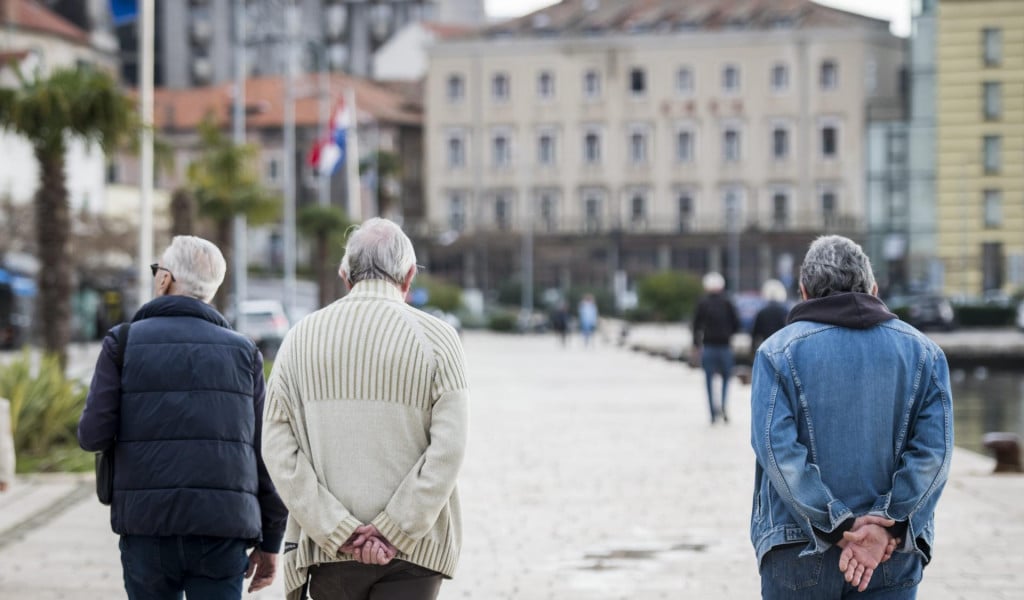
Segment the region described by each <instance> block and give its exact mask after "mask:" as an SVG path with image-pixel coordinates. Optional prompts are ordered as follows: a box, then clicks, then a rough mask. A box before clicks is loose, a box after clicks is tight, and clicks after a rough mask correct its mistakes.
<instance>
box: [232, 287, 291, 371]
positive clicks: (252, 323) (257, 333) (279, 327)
mask: <svg viewBox="0 0 1024 600" xmlns="http://www.w3.org/2000/svg"><path fill="white" fill-rule="evenodd" d="M290 327H291V324H290V323H289V322H288V316H287V315H286V314H285V312H284V307H282V306H281V303H280V302H278V301H277V300H246V301H245V302H242V303H241V305H240V306H239V312H238V316H237V317H236V318H235V329H236V330H238V332H239V333H241V334H244V335H246V336H248V337H249V338H251V339H252V340H253V341H254V342H256V345H257V346H259V349H260V351H261V352H263V356H264V358H267V359H273V357H274V355H275V354H277V349H278V347H280V346H281V341H282V340H284V336H285V334H286V333H288V329H289V328H290Z"/></svg>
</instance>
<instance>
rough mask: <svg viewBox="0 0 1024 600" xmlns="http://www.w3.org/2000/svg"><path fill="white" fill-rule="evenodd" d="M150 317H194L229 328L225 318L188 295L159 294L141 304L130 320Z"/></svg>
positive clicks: (212, 308) (207, 305)
mask: <svg viewBox="0 0 1024 600" xmlns="http://www.w3.org/2000/svg"><path fill="white" fill-rule="evenodd" d="M152 317H196V318H198V319H203V320H205V321H209V322H211V323H213V324H214V325H219V326H221V327H226V328H228V329H231V325H230V324H228V322H227V320H226V319H225V318H224V317H223V316H222V315H221V314H220V313H219V312H217V309H215V308H214V307H212V306H210V305H209V304H207V303H205V302H203V301H202V300H199V299H198V298H192V297H189V296H177V295H171V296H160V297H158V298H154V299H152V300H150V301H149V302H147V303H145V304H143V305H142V307H141V308H139V310H138V312H136V313H135V316H134V317H132V322H133V323H134V322H136V321H141V320H143V319H150V318H152Z"/></svg>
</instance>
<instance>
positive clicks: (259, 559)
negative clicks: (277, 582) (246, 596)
mask: <svg viewBox="0 0 1024 600" xmlns="http://www.w3.org/2000/svg"><path fill="white" fill-rule="evenodd" d="M276 571H277V555H276V554H274V553H272V552H264V551H262V550H260V549H259V548H253V551H252V553H251V554H249V568H248V569H246V571H245V578H246V579H248V578H250V577H252V582H251V583H250V584H249V593H250V594H251V593H253V592H258V591H259V590H262V589H263V588H265V587H267V586H268V585H270V584H271V583H273V581H274V573H275V572H276ZM254 574H255V576H254Z"/></svg>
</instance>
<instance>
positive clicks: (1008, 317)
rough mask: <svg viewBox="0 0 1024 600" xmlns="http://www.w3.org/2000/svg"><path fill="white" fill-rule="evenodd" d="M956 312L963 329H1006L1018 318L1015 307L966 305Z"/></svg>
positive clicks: (956, 309)
mask: <svg viewBox="0 0 1024 600" xmlns="http://www.w3.org/2000/svg"><path fill="white" fill-rule="evenodd" d="M954 310H955V312H956V321H957V323H958V324H959V325H960V326H961V327H1005V326H1007V325H1013V322H1014V319H1015V318H1016V317H1017V309H1016V308H1014V307H1013V306H988V305H983V304H980V305H964V306H956V307H954ZM897 314H898V313H897Z"/></svg>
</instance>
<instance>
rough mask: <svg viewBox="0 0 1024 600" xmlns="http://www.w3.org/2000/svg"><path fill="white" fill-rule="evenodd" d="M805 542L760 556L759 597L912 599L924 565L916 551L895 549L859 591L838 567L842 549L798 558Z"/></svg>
mask: <svg viewBox="0 0 1024 600" xmlns="http://www.w3.org/2000/svg"><path fill="white" fill-rule="evenodd" d="M805 547H806V544H802V543H801V544H790V545H787V546H776V547H775V548H773V549H772V550H770V551H769V552H768V553H767V554H765V555H764V558H763V559H762V560H761V598H762V600H791V599H792V600H796V599H799V600H839V599H840V598H851V599H853V598H856V599H857V600H860V599H861V598H864V599H865V600H914V598H916V597H917V584H918V583H920V582H921V574H922V570H923V569H924V566H923V564H922V562H921V557H920V556H918V555H917V554H910V553H907V552H897V553H895V554H893V555H892V558H890V559H889V560H887V561H885V562H884V563H882V564H881V565H879V567H878V568H877V569H875V573H874V575H872V577H871V583H870V584H869V585H868V588H867V589H866V590H864V591H863V592H858V591H857V588H855V587H853V586H852V585H850V584H848V583H846V580H845V579H844V578H843V573H842V572H841V571H840V570H839V555H840V554H841V553H842V550H840V549H839V547H838V546H832V547H831V548H829V549H828V550H827V551H826V552H825V553H824V554H816V555H814V556H807V557H804V558H800V557H799V554H800V552H801V551H803V549H804V548H805Z"/></svg>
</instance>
